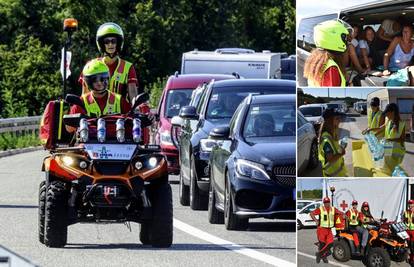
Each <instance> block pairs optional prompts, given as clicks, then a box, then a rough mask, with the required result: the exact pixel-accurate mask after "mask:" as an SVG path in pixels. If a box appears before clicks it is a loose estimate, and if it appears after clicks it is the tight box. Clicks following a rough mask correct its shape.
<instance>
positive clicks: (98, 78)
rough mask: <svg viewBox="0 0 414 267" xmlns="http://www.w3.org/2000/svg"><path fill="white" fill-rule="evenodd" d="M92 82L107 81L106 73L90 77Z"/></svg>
mask: <svg viewBox="0 0 414 267" xmlns="http://www.w3.org/2000/svg"><path fill="white" fill-rule="evenodd" d="M91 81H92V83H97V82H102V83H107V82H108V76H106V75H96V76H94V77H92V78H91Z"/></svg>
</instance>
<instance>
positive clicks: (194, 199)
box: [190, 156, 208, 210]
mask: <svg viewBox="0 0 414 267" xmlns="http://www.w3.org/2000/svg"><path fill="white" fill-rule="evenodd" d="M190 165H191V169H190V170H191V172H190V173H191V175H190V207H191V209H192V210H207V205H208V195H204V194H202V192H200V189H199V188H198V185H197V177H196V175H197V174H196V169H195V161H194V157H193V156H192V157H191V162H190Z"/></svg>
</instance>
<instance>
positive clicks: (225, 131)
mask: <svg viewBox="0 0 414 267" xmlns="http://www.w3.org/2000/svg"><path fill="white" fill-rule="evenodd" d="M229 136H230V128H229V127H227V126H224V127H216V128H213V130H211V132H210V135H209V137H210V139H214V140H225V139H228V138H229Z"/></svg>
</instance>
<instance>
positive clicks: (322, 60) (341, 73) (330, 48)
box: [304, 20, 352, 87]
mask: <svg viewBox="0 0 414 267" xmlns="http://www.w3.org/2000/svg"><path fill="white" fill-rule="evenodd" d="M348 29H349V30H350V31H352V28H351V27H350V26H349V25H348V24H346V23H345V22H343V21H340V20H328V21H324V22H322V23H319V24H317V25H316V26H315V27H314V33H313V38H314V41H315V44H316V47H317V48H316V49H314V50H313V51H312V53H311V54H310V56H309V57H308V58H307V59H306V62H305V66H304V77H305V78H307V79H308V85H309V86H311V87H321V86H327V87H329V86H341V87H345V86H346V78H345V67H344V64H343V62H342V61H343V59H342V58H343V56H344V52H345V51H346V49H347V45H348V35H349V32H348Z"/></svg>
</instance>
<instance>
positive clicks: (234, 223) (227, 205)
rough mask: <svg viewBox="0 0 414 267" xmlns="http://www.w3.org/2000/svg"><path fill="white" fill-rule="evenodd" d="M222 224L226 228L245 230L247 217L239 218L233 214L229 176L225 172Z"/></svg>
mask: <svg viewBox="0 0 414 267" xmlns="http://www.w3.org/2000/svg"><path fill="white" fill-rule="evenodd" d="M224 192H225V193H224V225H225V226H226V229H227V230H246V229H247V227H248V226H249V218H240V217H238V216H237V215H236V214H234V213H233V212H234V208H233V201H232V196H231V190H230V177H229V175H228V173H227V174H226V187H225V190H224Z"/></svg>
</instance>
